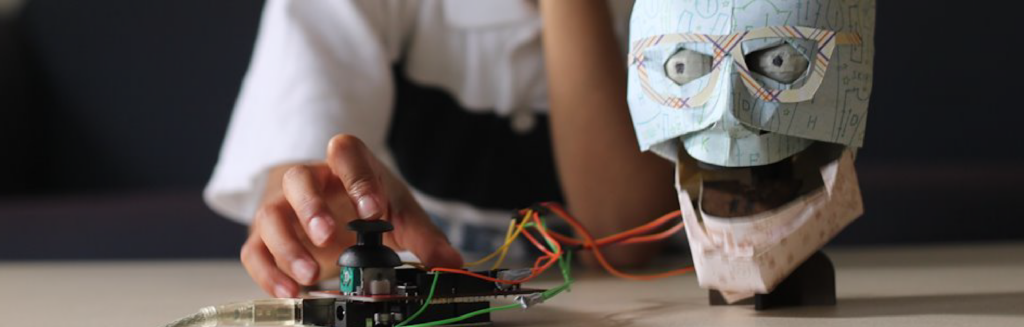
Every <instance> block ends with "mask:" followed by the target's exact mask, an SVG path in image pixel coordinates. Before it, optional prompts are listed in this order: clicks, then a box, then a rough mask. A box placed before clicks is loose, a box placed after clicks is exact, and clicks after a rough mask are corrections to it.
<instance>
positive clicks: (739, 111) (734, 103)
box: [628, 0, 875, 167]
mask: <svg viewBox="0 0 1024 327" xmlns="http://www.w3.org/2000/svg"><path fill="white" fill-rule="evenodd" d="M874 11H875V2H874V1H873V0H825V1H816V2H806V1H797V0H751V1H747V2H746V3H737V2H736V1H715V0H690V1H672V0H648V1H638V2H637V3H636V5H635V7H634V10H633V16H632V21H631V34H630V43H631V44H632V46H631V51H630V55H629V59H628V61H629V90H628V92H629V93H628V101H629V106H630V112H631V114H632V117H633V125H634V128H635V130H636V133H637V139H638V140H639V142H640V147H641V149H642V150H644V151H647V150H654V151H655V152H657V153H659V154H661V155H662V156H664V157H666V158H668V159H670V160H675V159H676V155H675V154H676V152H675V149H676V148H678V146H679V145H682V146H683V147H684V148H685V150H686V151H687V152H688V153H689V154H690V156H692V157H693V158H695V159H697V160H700V161H703V162H706V163H710V164H715V165H719V166H728V167H742V166H758V165H766V164H771V163H774V162H777V161H780V160H782V159H785V158H788V157H790V156H792V155H793V154H796V153H798V152H800V151H802V150H804V149H805V148H807V147H808V146H809V145H810V144H811V143H813V141H824V142H831V143H838V144H844V145H847V146H852V147H860V146H861V145H862V144H863V139H864V122H865V119H866V118H867V117H866V115H867V105H868V98H869V95H870V92H871V74H872V71H871V69H872V64H873V63H872V60H873V56H874V46H873V42H874Z"/></svg>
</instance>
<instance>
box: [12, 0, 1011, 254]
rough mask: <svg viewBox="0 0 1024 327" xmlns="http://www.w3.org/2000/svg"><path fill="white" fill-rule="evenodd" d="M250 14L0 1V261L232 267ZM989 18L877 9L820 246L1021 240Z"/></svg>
mask: <svg viewBox="0 0 1024 327" xmlns="http://www.w3.org/2000/svg"><path fill="white" fill-rule="evenodd" d="M261 6H262V1H252V0H217V1H209V0H146V1H138V0H89V1H82V0H0V260H49V259H134V258H207V257H236V256H237V253H238V248H239V246H240V245H241V243H242V241H243V239H244V238H245V235H246V228H245V227H244V226H241V225H237V224H235V223H232V222H229V221H228V220H226V219H223V218H221V217H218V216H217V215H216V214H214V213H213V212H211V211H210V210H209V209H207V208H206V206H205V204H204V203H203V202H202V198H201V191H202V188H203V186H204V184H205V183H206V181H207V179H208V178H209V176H210V174H211V172H212V169H213V166H214V163H215V162H216V159H217V153H218V150H219V147H220V143H221V138H222V137H223V134H224V131H225V129H226V127H227V123H228V118H229V116H230V113H231V109H232V105H233V103H234V100H235V97H236V94H237V92H238V88H239V84H240V82H241V79H242V76H243V74H244V73H245V70H246V67H247V65H248V61H249V56H250V51H251V50H252V46H253V41H254V38H255V33H256V28H257V26H258V24H259V15H260V11H261ZM996 7H997V6H995V5H992V6H977V5H972V4H965V3H962V2H958V3H957V4H956V5H946V4H940V3H939V2H928V5H923V4H922V3H921V2H915V1H886V0H881V1H879V3H878V23H877V34H878V36H877V49H878V50H877V54H876V66H875V89H874V94H873V98H872V102H871V109H870V118H869V119H868V124H867V141H866V143H865V147H864V148H863V149H862V150H861V151H860V153H859V157H858V162H857V165H858V171H859V173H860V178H861V180H860V181H861V186H862V190H863V192H864V199H865V206H866V214H865V215H864V216H863V217H862V218H861V219H860V220H859V221H857V222H856V223H854V224H853V225H851V226H850V227H849V228H847V229H846V231H844V232H843V233H842V234H840V235H839V237H838V238H837V239H836V240H834V241H833V243H832V244H833V246H864V245H872V246H874V245H907V244H936V243H949V242H1003V241H1008V240H1024V213H1022V212H1021V211H1020V210H1019V209H1018V208H1019V207H1020V203H1019V202H1017V201H1022V196H1024V192H1022V191H1021V187H1022V186H1024V169H1021V167H1024V152H1022V151H1021V150H1022V146H1021V141H1022V140H1024V138H1022V137H1021V135H1020V134H1018V133H1019V132H1021V129H1022V128H1021V127H1019V126H1018V125H1017V123H1018V122H1021V121H1024V111H1021V109H1020V107H1021V105H1020V104H1019V100H1020V96H1019V94H1020V91H1018V90H1017V88H1018V87H1019V85H1020V83H1019V82H1014V81H1013V79H1012V78H1014V77H1017V76H1019V75H1016V74H1014V73H1011V70H1012V69H1014V67H1015V64H1016V63H1017V62H1019V61H1020V60H1019V59H1017V58H1015V57H1016V56H1017V55H1018V53H1016V52H1014V51H1011V50H1010V49H1011V48H1013V47H1014V46H1015V45H1014V44H1013V43H1012V42H1013V40H1014V39H1016V38H1014V37H1013V33H1014V31H1017V30H1020V28H1019V27H1016V26H1014V22H1015V18H1013V17H1012V16H1013V13H1012V11H1010V10H1000V9H999V8H996ZM1018 70H1019V69H1018Z"/></svg>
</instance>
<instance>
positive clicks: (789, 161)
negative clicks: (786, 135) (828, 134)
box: [697, 142, 843, 218]
mask: <svg viewBox="0 0 1024 327" xmlns="http://www.w3.org/2000/svg"><path fill="white" fill-rule="evenodd" d="M842 150H843V147H842V146H839V145H834V144H828V143H822V142H817V143H815V144H813V145H811V146H810V147H808V148H807V149H806V150H804V151H802V152H800V153H797V154H795V155H793V156H791V157H789V158H786V159H785V160H782V161H779V162H776V163H773V164H770V165H764V166H754V167H737V168H732V167H720V166H715V165H710V164H707V163H702V162H698V165H697V166H698V168H699V169H700V174H701V176H702V188H701V189H702V194H701V203H700V205H701V208H702V210H703V211H704V212H706V213H707V214H710V215H713V216H716V217H722V218H740V217H749V216H753V215H756V214H759V213H762V212H767V211H771V210H774V209H777V208H780V207H783V206H785V205H786V204H788V203H791V202H793V201H795V200H797V199H798V198H800V197H801V196H803V195H806V194H809V193H811V192H813V191H815V190H817V189H819V188H821V187H823V186H824V183H823V181H822V179H821V167H822V166H824V165H826V164H828V163H830V162H833V161H835V160H837V159H838V158H839V156H840V155H841V154H842Z"/></svg>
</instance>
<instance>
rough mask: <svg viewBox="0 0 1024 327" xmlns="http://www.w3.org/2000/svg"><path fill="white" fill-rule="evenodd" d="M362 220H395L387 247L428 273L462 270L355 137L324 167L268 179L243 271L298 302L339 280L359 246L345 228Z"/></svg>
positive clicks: (342, 139)
mask: <svg viewBox="0 0 1024 327" xmlns="http://www.w3.org/2000/svg"><path fill="white" fill-rule="evenodd" d="M360 218H361V219H386V220H388V221H390V222H391V223H392V224H393V225H394V226H395V230H394V231H393V232H391V233H387V234H385V238H384V242H385V244H387V245H388V246H390V247H392V248H394V249H395V250H396V251H400V250H408V251H412V253H414V254H416V256H417V257H419V258H420V259H421V260H422V261H423V264H425V265H426V266H428V267H448V268H460V267H461V266H462V257H461V256H460V255H459V253H458V251H456V250H455V249H454V248H452V246H451V245H450V244H449V243H448V241H447V239H446V238H445V236H444V234H443V233H442V232H441V231H440V230H438V229H437V227H435V226H434V225H433V223H431V221H430V218H429V217H428V216H427V213H426V212H425V211H423V208H421V207H420V206H419V204H418V203H417V202H416V200H415V199H414V198H413V196H412V194H411V193H410V192H409V189H408V187H407V186H406V185H405V184H404V183H403V182H402V181H401V180H399V179H398V178H395V176H394V175H392V173H391V172H390V171H389V170H388V169H387V168H386V167H384V165H382V164H381V163H380V161H378V160H377V158H376V157H374V155H373V153H371V152H370V151H369V149H367V148H366V146H365V145H364V144H363V142H362V141H360V140H359V139H358V138H356V137H354V136H350V135H338V136H335V137H334V138H333V139H331V142H330V144H329V145H328V147H327V160H325V162H321V163H313V164H308V165H293V166H287V167H279V168H276V169H274V170H273V171H272V172H271V173H270V179H269V180H268V183H267V190H266V192H265V193H264V198H263V202H262V205H261V206H260V210H259V211H257V213H256V216H255V218H254V219H253V224H252V230H251V234H250V235H249V239H248V240H247V241H246V242H245V245H243V246H242V253H241V259H242V264H243V265H245V269H246V270H247V271H248V272H249V275H250V276H251V277H252V278H253V280H255V281H256V283H257V284H259V285H260V287H262V288H263V290H265V291H267V293H270V294H271V295H274V296H278V297H294V296H297V295H298V293H299V286H298V284H302V285H313V284H315V283H316V282H317V281H318V280H321V279H326V278H331V277H337V276H334V275H336V274H337V271H338V267H337V264H336V262H337V259H338V256H339V255H340V254H341V252H342V251H343V250H344V249H345V248H346V247H348V246H350V245H352V244H353V243H354V241H355V240H354V239H355V237H354V236H355V234H354V233H352V232H350V231H348V230H347V227H346V226H345V225H346V224H348V222H349V221H352V220H353V219H360Z"/></svg>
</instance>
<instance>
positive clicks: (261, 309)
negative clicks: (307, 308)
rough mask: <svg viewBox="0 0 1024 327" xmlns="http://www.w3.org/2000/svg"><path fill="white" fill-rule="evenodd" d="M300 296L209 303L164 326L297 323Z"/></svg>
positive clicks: (208, 326) (299, 314)
mask: <svg viewBox="0 0 1024 327" xmlns="http://www.w3.org/2000/svg"><path fill="white" fill-rule="evenodd" d="M301 324H302V299H267V300H253V301H246V302H236V303H229V304H222V305H215V306H209V307H205V308H202V309H199V312H197V313H195V314H193V315H191V316H188V317H185V318H182V319H179V320H178V321H175V322H172V323H170V324H168V325H166V326H165V327H215V326H297V325H301Z"/></svg>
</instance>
